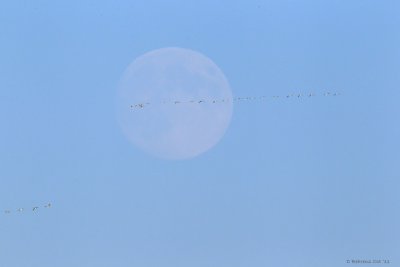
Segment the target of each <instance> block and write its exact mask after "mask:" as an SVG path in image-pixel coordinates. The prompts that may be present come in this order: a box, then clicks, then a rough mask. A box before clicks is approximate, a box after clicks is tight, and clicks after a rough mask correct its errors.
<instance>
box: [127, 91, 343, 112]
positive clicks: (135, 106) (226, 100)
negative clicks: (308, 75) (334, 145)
mask: <svg viewBox="0 0 400 267" xmlns="http://www.w3.org/2000/svg"><path fill="white" fill-rule="evenodd" d="M321 95H322V96H338V95H340V93H337V92H325V93H323V94H321ZM315 96H318V95H317V94H315V93H307V94H303V93H299V94H288V95H283V96H279V95H273V96H270V97H267V96H257V97H234V98H223V99H212V100H206V99H197V100H188V101H182V100H173V101H162V102H161V104H164V105H165V104H173V105H179V104H203V103H211V104H217V103H229V102H239V101H249V100H251V101H257V100H258V101H261V100H267V99H278V98H281V99H287V98H301V97H315ZM150 104H151V103H149V102H142V103H137V104H133V105H131V108H132V109H143V108H145V107H147V106H149V105H150Z"/></svg>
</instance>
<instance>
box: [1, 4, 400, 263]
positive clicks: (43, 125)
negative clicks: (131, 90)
mask: <svg viewBox="0 0 400 267" xmlns="http://www.w3.org/2000/svg"><path fill="white" fill-rule="evenodd" d="M399 14H400V2H399V1H395V0H385V1H376V0H357V1H318V0H312V1H311V0H308V1H288V0H279V1H261V0H259V1H211V0H209V1H208V0H207V1H176V0H175V1H174V0H172V1H161V0H154V1H123V0H119V1H107V2H106V1H73V0H71V1H44V0H37V1H22V0H16V1H5V2H4V3H2V6H1V8H0V123H1V128H0V129H1V131H0V209H1V213H0V230H1V236H0V266H7V267H25V266H29V267H32V266H33V267H35V266H38V267H39V266H40V267H54V266H57V267H58V266H60V267H70V266H84V267H90V266H93V267H102V266H104V267H108V266H138V267H160V266H163V267H214V266H215V267H249V266H278V267H290V266H299V267H303V266H304V267H314V266H315V267H320V266H327V267H337V266H349V265H348V264H346V260H348V259H361V260H363V259H364V260H368V259H388V260H391V261H392V264H391V265H392V266H399V264H400V256H399V255H400V254H399V251H400V229H399V225H400V210H399V208H400V195H399V189H400V181H399V179H400V165H399V162H400V138H399V136H400V126H399V115H400V105H399V104H398V103H399V100H400V91H399V85H400V32H399V29H400V16H399ZM169 46H178V47H183V48H189V49H192V50H196V51H199V52H201V53H202V54H204V55H206V56H207V57H209V58H211V59H212V60H213V61H214V62H215V63H216V64H217V65H218V66H219V67H220V68H221V69H222V71H223V72H224V74H225V76H226V77H227V78H228V80H229V83H230V85H231V87H232V91H233V94H234V95H235V96H260V95H274V94H287V93H292V92H293V93H296V92H309V91H310V90H312V91H314V92H317V93H318V92H324V91H326V90H331V91H338V92H341V93H342V95H341V96H340V97H336V98H322V97H320V98H318V97H315V98H312V99H301V100H299V99H289V100H282V101H272V102H268V103H267V102H263V103H254V102H252V103H250V102H249V103H240V104H237V105H235V106H234V111H233V117H232V122H231V125H230V127H229V129H228V131H227V133H226V134H225V136H224V137H223V139H222V140H221V142H220V143H219V144H218V145H217V146H216V147H214V148H213V149H211V150H209V151H208V152H207V153H205V154H202V155H201V156H199V157H197V158H194V159H191V160H185V161H166V160H161V159H157V158H154V157H152V156H149V155H147V154H145V153H143V152H142V151H140V150H138V149H136V148H135V147H133V146H132V145H131V144H130V143H129V142H128V141H127V140H126V138H125V137H124V136H123V134H122V133H121V130H120V128H119V127H118V124H117V120H116V113H115V110H116V107H115V98H116V90H117V84H118V80H119V79H120V76H121V74H122V72H123V71H124V69H125V68H126V67H127V66H128V64H129V63H130V62H131V61H132V60H133V59H134V58H136V57H138V56H140V55H141V54H143V53H145V52H147V51H150V50H153V49H157V48H161V47H169ZM48 201H51V202H52V203H53V206H54V207H52V208H51V209H44V208H41V209H39V211H38V212H36V213H32V212H28V211H26V212H23V213H20V214H19V213H16V212H12V213H11V214H4V212H3V210H5V209H13V210H15V209H17V208H19V207H26V208H29V207H32V206H35V205H41V206H42V205H44V204H46V203H47V202H48Z"/></svg>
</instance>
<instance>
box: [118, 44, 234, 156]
mask: <svg viewBox="0 0 400 267" xmlns="http://www.w3.org/2000/svg"><path fill="white" fill-rule="evenodd" d="M222 100H224V101H222ZM229 100H230V101H229ZM231 100H232V93H231V90H230V87H229V83H228V81H227V79H226V78H225V76H224V74H223V72H222V71H221V70H220V69H219V68H218V66H217V65H216V64H215V63H214V62H213V61H212V60H210V59H209V58H207V57H206V56H204V55H202V54H200V53H199V52H196V51H193V50H189V49H183V48H176V47H171V48H162V49H157V50H153V51H150V52H148V53H146V54H144V55H141V56H139V57H138V58H136V59H135V60H134V61H133V62H132V63H131V64H130V65H129V66H128V67H127V68H126V70H125V71H124V73H123V74H122V77H121V80H120V83H119V87H118V93H117V117H118V122H119V124H120V126H121V128H122V131H123V133H124V135H125V136H126V137H127V139H128V140H129V141H130V142H131V143H132V144H134V145H135V146H136V147H138V148H140V149H141V150H143V151H145V152H147V153H149V154H151V155H153V156H156V157H158V158H163V159H173V160H180V159H188V158H193V157H196V156H198V155H200V154H202V153H204V152H206V151H207V150H209V149H210V148H212V147H214V146H215V145H216V144H217V143H218V141H219V140H220V139H221V138H222V136H223V135H224V133H225V131H226V129H227V128H228V126H229V123H230V120H231V117H232V111H233V104H232V101H231ZM135 105H136V106H135Z"/></svg>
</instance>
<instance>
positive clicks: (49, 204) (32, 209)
mask: <svg viewBox="0 0 400 267" xmlns="http://www.w3.org/2000/svg"><path fill="white" fill-rule="evenodd" d="M51 207H52V205H51V203H47V204H46V205H44V206H43V208H46V209H49V208H51ZM39 208H40V206H34V207H32V208H28V209H25V208H18V209H16V210H15V212H24V211H25V210H27V211H33V212H36V211H38V210H39ZM13 211H14V210H4V213H5V214H10V213H11V212H13Z"/></svg>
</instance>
